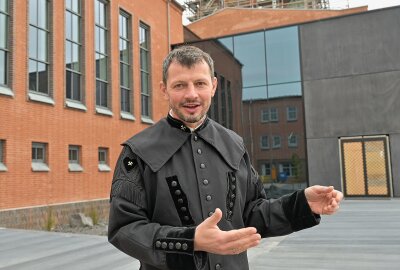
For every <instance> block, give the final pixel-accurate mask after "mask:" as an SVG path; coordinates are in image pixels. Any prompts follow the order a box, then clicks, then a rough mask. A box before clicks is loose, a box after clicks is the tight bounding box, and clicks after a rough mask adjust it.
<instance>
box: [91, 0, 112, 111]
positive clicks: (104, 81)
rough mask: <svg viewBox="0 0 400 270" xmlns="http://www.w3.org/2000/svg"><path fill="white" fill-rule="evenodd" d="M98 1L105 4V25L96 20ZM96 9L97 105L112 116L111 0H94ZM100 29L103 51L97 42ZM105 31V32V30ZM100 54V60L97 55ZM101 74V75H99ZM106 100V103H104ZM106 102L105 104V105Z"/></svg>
mask: <svg viewBox="0 0 400 270" xmlns="http://www.w3.org/2000/svg"><path fill="white" fill-rule="evenodd" d="M97 3H100V4H103V7H104V9H103V13H102V14H103V16H104V21H103V22H99V23H103V24H104V25H101V24H99V23H98V22H97V20H96V5H97ZM94 10H95V16H94V33H95V36H94V54H95V106H96V112H97V113H100V114H105V115H109V116H112V115H113V114H112V111H111V105H112V100H111V99H112V95H111V90H110V81H109V76H108V73H109V69H110V59H109V57H110V55H109V53H110V52H109V49H110V48H109V38H110V26H109V2H108V1H105V0H94ZM98 30H99V33H104V52H102V51H101V46H102V44H97V43H96V42H97V38H99V39H100V36H99V37H97V34H96V33H97V31H98ZM103 31H104V32H103ZM97 47H99V50H97ZM98 56H99V60H98V59H97V57H98ZM97 61H99V66H98V65H97ZM102 61H104V63H105V74H104V75H105V78H102V77H101V76H102V72H101V64H102V63H103V62H102ZM98 75H99V76H98ZM101 85H102V86H103V88H101V87H100V88H99V86H101ZM102 91H105V98H104V97H103V95H102ZM103 102H105V103H103ZM103 104H105V106H104V105H103Z"/></svg>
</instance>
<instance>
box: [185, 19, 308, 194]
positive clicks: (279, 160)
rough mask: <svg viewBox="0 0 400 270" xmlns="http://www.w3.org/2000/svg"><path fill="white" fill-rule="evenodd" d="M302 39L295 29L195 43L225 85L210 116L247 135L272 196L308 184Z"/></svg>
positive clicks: (218, 88) (292, 27) (256, 166)
mask: <svg viewBox="0 0 400 270" xmlns="http://www.w3.org/2000/svg"><path fill="white" fill-rule="evenodd" d="M298 35H299V34H298V27H297V26H291V27H283V28H277V29H271V30H262V31H257V32H251V33H243V34H238V35H234V36H229V37H221V38H218V39H214V40H207V41H198V42H193V44H192V45H194V46H197V47H199V48H201V49H203V50H205V51H207V52H208V53H209V54H210V55H211V56H212V58H213V59H214V61H215V76H216V77H217V79H218V82H219V83H218V87H217V92H216V94H215V96H214V98H213V101H212V104H211V107H210V111H209V113H208V115H209V116H210V117H211V118H213V119H214V120H216V121H217V122H219V123H220V124H222V125H224V126H226V127H228V128H231V129H233V130H234V131H236V132H237V133H239V135H241V136H242V137H243V139H244V142H245V144H246V148H247V150H248V152H249V154H250V156H251V160H252V163H253V166H254V167H255V168H256V169H257V171H258V172H259V174H260V178H261V180H262V181H263V183H264V184H265V187H266V190H267V191H268V192H267V194H268V196H269V197H277V196H278V195H279V194H274V193H272V190H275V191H276V190H279V188H280V187H281V186H280V185H289V186H290V187H291V188H292V189H296V188H303V187H305V185H306V183H307V172H306V154H305V142H304V138H305V136H304V130H305V127H304V119H303V114H302V108H303V97H302V78H301V69H300V52H299V38H298ZM235 63H236V64H237V65H235ZM226 100H230V101H229V102H226ZM230 106H231V107H230ZM235 118H239V120H237V121H235ZM299 138H302V139H303V141H302V140H300V139H299ZM293 157H298V158H297V159H296V162H293ZM271 185H275V186H278V189H276V188H274V189H272V188H271V189H270V188H269V187H270V186H271ZM289 191H291V190H287V192H289ZM282 192H283V191H282ZM280 195H282V194H280Z"/></svg>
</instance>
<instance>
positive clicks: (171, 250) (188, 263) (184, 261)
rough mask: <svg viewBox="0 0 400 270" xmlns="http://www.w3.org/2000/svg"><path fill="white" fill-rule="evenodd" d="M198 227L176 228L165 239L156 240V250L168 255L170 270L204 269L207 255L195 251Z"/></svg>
mask: <svg viewBox="0 0 400 270" xmlns="http://www.w3.org/2000/svg"><path fill="white" fill-rule="evenodd" d="M195 231H196V227H187V228H186V227H185V228H176V229H172V230H171V231H170V232H168V234H167V236H166V237H165V238H159V239H156V241H155V242H154V248H155V250H159V251H164V252H165V253H166V261H167V265H168V268H170V269H177V270H186V269H202V268H204V266H205V264H206V263H207V253H206V252H202V251H196V252H195V251H194V234H195Z"/></svg>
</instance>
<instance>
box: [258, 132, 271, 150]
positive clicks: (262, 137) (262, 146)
mask: <svg viewBox="0 0 400 270" xmlns="http://www.w3.org/2000/svg"><path fill="white" fill-rule="evenodd" d="M264 139H266V142H267V144H266V145H264V144H263V142H264ZM260 148H261V150H265V149H269V148H270V146H269V136H268V135H261V136H260Z"/></svg>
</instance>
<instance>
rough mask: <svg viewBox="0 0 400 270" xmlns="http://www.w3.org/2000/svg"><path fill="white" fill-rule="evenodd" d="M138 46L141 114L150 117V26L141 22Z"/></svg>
mask: <svg viewBox="0 0 400 270" xmlns="http://www.w3.org/2000/svg"><path fill="white" fill-rule="evenodd" d="M139 46H140V90H141V105H142V116H143V117H145V118H151V80H150V75H151V74H150V70H151V67H150V28H149V26H147V25H145V24H143V23H140V26H139Z"/></svg>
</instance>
